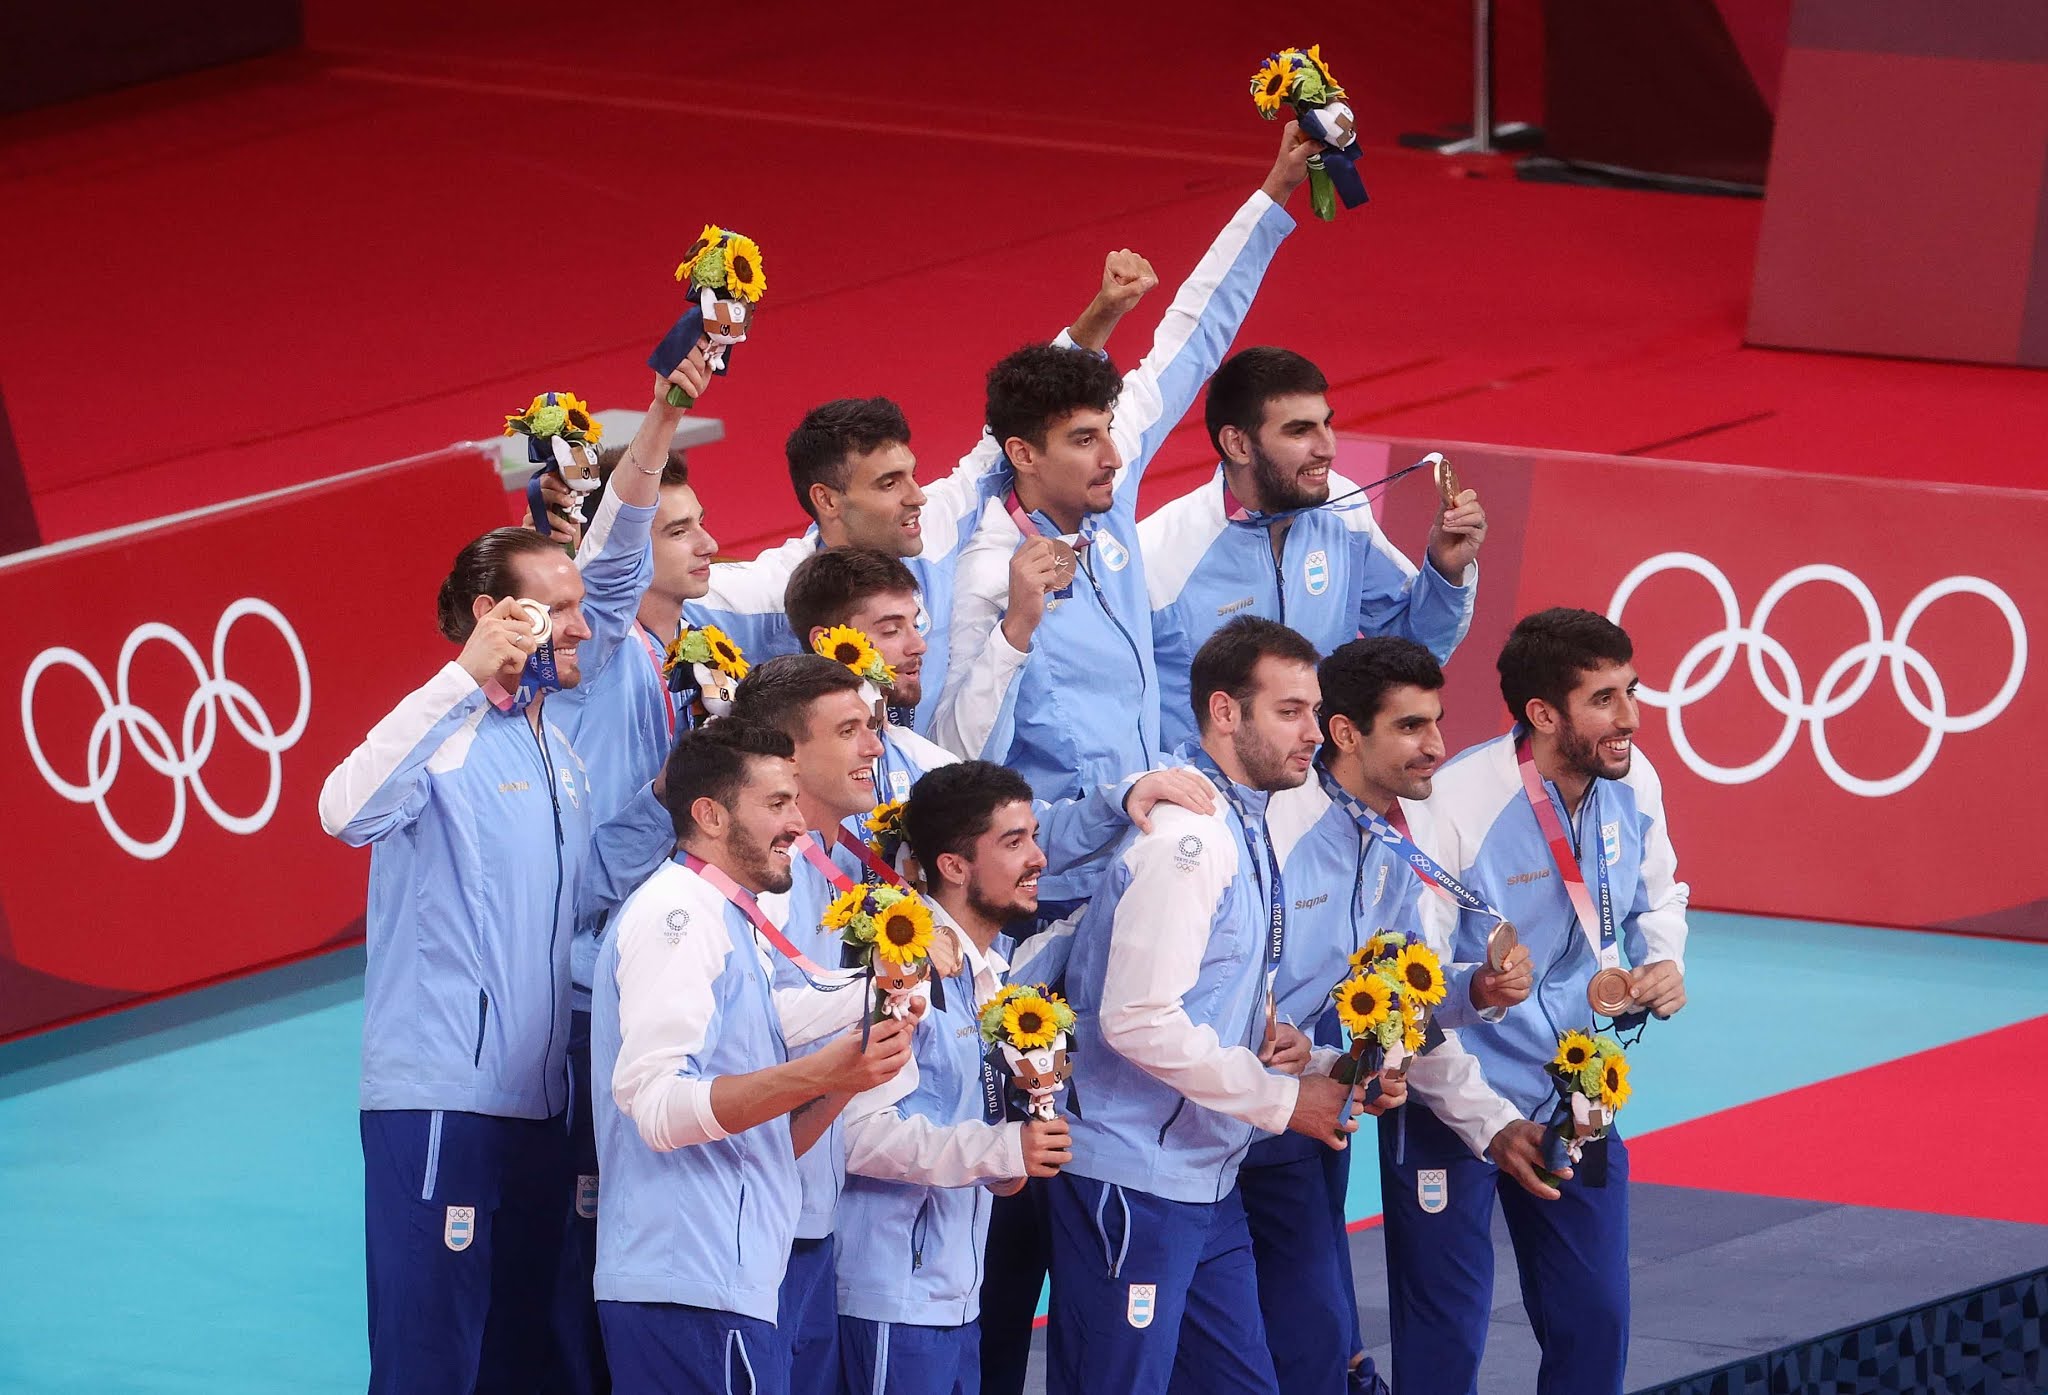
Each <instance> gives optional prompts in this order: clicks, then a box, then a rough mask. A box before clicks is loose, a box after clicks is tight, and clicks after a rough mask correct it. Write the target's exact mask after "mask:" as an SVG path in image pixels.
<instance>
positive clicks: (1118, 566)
mask: <svg viewBox="0 0 2048 1395" xmlns="http://www.w3.org/2000/svg"><path fill="white" fill-rule="evenodd" d="M1088 545H1089V546H1090V547H1092V548H1093V549H1095V555H1096V556H1097V557H1100V558H1101V559H1102V565H1103V566H1105V567H1108V568H1109V569H1110V570H1111V571H1113V572H1120V571H1122V570H1123V569H1124V568H1125V567H1126V566H1127V565H1129V563H1130V560H1131V554H1130V553H1129V552H1128V551H1126V550H1125V548H1124V545H1123V544H1122V543H1120V542H1118V541H1117V540H1116V539H1115V538H1114V537H1112V536H1111V535H1110V532H1109V530H1108V529H1107V528H1098V529H1096V530H1095V536H1094V537H1093V538H1091V539H1090V540H1089V543H1088Z"/></svg>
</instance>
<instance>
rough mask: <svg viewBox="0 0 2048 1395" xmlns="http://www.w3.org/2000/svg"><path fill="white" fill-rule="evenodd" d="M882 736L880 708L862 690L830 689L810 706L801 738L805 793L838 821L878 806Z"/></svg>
mask: <svg viewBox="0 0 2048 1395" xmlns="http://www.w3.org/2000/svg"><path fill="white" fill-rule="evenodd" d="M881 754H882V739H881V737H880V736H879V735H878V734H877V733H876V730H875V713H874V709H872V708H870V707H869V706H868V705H867V704H866V703H864V702H862V701H861V700H860V694H859V693H858V692H848V691H840V692H834V693H827V694H826V695H825V696H823V697H821V698H819V699H818V700H817V701H816V702H814V703H812V704H811V706H810V712H809V716H808V720H807V722H806V727H805V731H804V735H803V737H802V738H801V739H800V740H798V741H797V743H796V768H797V780H798V783H799V784H800V785H801V786H802V790H803V795H804V797H805V798H806V799H808V800H809V801H811V803H813V804H814V805H816V806H817V807H818V808H819V809H821V810H823V811H825V812H827V813H829V814H830V815H831V816H832V820H833V822H834V823H837V822H838V821H839V820H840V819H844V818H850V817H851V816H853V815H855V814H865V813H866V812H867V811H868V810H870V809H872V808H874V807H875V767H874V762H875V759H876V757H878V756H880V755H881Z"/></svg>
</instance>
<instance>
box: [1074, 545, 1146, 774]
mask: <svg viewBox="0 0 2048 1395" xmlns="http://www.w3.org/2000/svg"><path fill="white" fill-rule="evenodd" d="M1081 570H1082V571H1084V572H1086V573H1088V589H1089V590H1091V591H1093V592H1094V593H1095V603H1096V604H1097V605H1099V606H1101V607H1102V613H1103V614H1104V615H1105V616H1107V617H1108V619H1109V623H1110V624H1112V625H1114V626H1116V632H1117V633H1118V634H1120V635H1122V636H1123V637H1124V643H1125V644H1126V645H1128V646H1130V650H1131V658H1132V659H1133V660H1134V661H1135V662H1136V663H1137V665H1138V697H1139V699H1140V702H1139V707H1138V710H1139V711H1140V712H1143V711H1144V710H1145V709H1144V704H1143V698H1144V696H1145V690H1146V687H1145V659H1144V656H1143V655H1141V654H1140V653H1139V652H1138V641H1136V640H1135V639H1132V638H1131V632H1130V631H1129V630H1127V629H1125V628H1124V622H1123V621H1121V620H1119V619H1118V618H1117V614H1116V612H1115V611H1114V610H1112V609H1110V605H1109V597H1108V596H1106V595H1104V594H1103V593H1102V585H1101V583H1100V582H1098V581H1096V579H1095V549H1094V548H1092V547H1091V548H1089V549H1087V550H1086V551H1085V552H1083V553H1082V554H1081ZM1138 745H1139V747H1140V749H1142V748H1143V747H1144V745H1145V722H1144V719H1143V718H1142V717H1140V718H1139V720H1138ZM1146 759H1147V760H1150V759H1152V753H1150V752H1146Z"/></svg>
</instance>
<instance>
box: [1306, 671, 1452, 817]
mask: <svg viewBox="0 0 2048 1395" xmlns="http://www.w3.org/2000/svg"><path fill="white" fill-rule="evenodd" d="M1443 715H1444V703H1443V695H1442V694H1441V693H1439V692H1437V691H1435V690H1433V689H1429V688H1420V687H1417V686H1416V685H1414V684H1412V683H1403V684H1401V685H1399V686H1397V687H1394V688H1390V689H1389V690H1388V691H1387V693H1386V695H1385V696H1384V697H1382V698H1381V699H1380V706H1379V711H1377V712H1376V713H1374V714H1373V719H1372V724H1371V726H1370V727H1369V728H1367V729H1365V730H1362V731H1361V730H1360V729H1359V727H1358V726H1357V725H1356V724H1355V723H1353V722H1351V721H1350V720H1349V719H1348V718H1346V717H1343V716H1341V715H1340V716H1336V717H1333V718H1331V723H1330V737H1331V741H1332V742H1333V743H1334V744H1335V746H1336V747H1337V750H1338V753H1339V754H1338V756H1337V757H1336V758H1335V759H1333V760H1332V763H1331V764H1332V769H1333V770H1335V771H1336V772H1337V776H1338V778H1339V779H1340V780H1343V781H1345V783H1346V784H1347V785H1348V784H1349V783H1350V777H1354V776H1355V778H1356V779H1357V780H1359V781H1360V782H1361V783H1363V784H1364V785H1366V786H1367V787H1368V788H1369V790H1370V791H1371V792H1373V793H1376V794H1379V795H1380V796H1382V797H1383V798H1387V799H1393V798H1400V799H1427V798H1429V794H1430V789H1431V787H1432V785H1433V784H1434V782H1435V777H1436V772H1437V770H1438V769H1439V768H1441V767H1442V765H1443V763H1444V738H1443V733H1442V731H1440V730H1439V729H1438V726H1437V724H1438V723H1439V722H1441V721H1442V720H1443ZM1339 723H1342V727H1341V728H1340V727H1339ZM1340 762H1341V763H1342V768H1340V767H1339V763H1340Z"/></svg>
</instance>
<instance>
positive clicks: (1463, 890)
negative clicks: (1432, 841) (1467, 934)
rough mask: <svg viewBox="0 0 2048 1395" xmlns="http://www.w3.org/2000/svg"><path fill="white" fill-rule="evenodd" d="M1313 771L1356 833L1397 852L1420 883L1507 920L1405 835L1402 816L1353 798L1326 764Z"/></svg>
mask: <svg viewBox="0 0 2048 1395" xmlns="http://www.w3.org/2000/svg"><path fill="white" fill-rule="evenodd" d="M1316 773H1317V774H1318V775H1320V776H1321V777H1322V781H1323V792H1324V793H1326V794H1328V795H1329V796H1330V800H1331V802H1332V803H1334V804H1336V805H1337V806H1338V807H1339V808H1341V809H1343V810H1344V812H1345V813H1347V814H1349V815H1351V819H1352V822H1354V823H1356V824H1357V825H1358V828H1359V831H1360V832H1362V833H1364V834H1365V835H1366V836H1367V837H1369V838H1374V839H1377V840H1378V841H1380V842H1382V843H1385V844H1386V845H1387V846H1388V847H1390V848H1392V849H1393V850H1394V851H1395V852H1397V853H1399V854H1400V855H1401V860H1402V861H1403V862H1406V863H1407V864H1408V867H1409V869H1410V870H1411V871H1413V872H1414V873H1415V876H1416V878H1417V879H1418V880H1419V881H1421V883H1422V884H1423V885H1424V886H1426V887H1428V888H1429V889H1430V890H1431V891H1434V892H1435V893H1436V894H1437V895H1439V896H1441V897H1443V898H1444V899H1445V900H1446V901H1449V902H1451V903H1453V904H1454V905H1457V906H1459V907H1460V908H1462V909H1464V910H1468V911H1473V912H1476V913H1477V914H1479V915H1484V916H1491V917H1493V918H1494V919H1495V920H1497V921H1501V920H1506V919H1507V917H1506V916H1504V915H1502V914H1501V913H1500V912H1499V911H1497V910H1495V909H1494V907H1493V903H1492V902H1490V901H1488V900H1486V899H1485V898H1484V897H1482V896H1481V895H1479V893H1478V892H1476V891H1474V890H1472V889H1471V888H1470V887H1468V886H1466V885H1465V884H1464V883H1463V882H1461V881H1459V880H1458V879H1457V878H1456V877H1454V876H1452V875H1451V874H1450V873H1449V872H1446V871H1445V870H1444V869H1443V866H1442V865H1441V864H1440V863H1438V862H1437V860H1436V859H1435V858H1433V857H1431V856H1430V855H1429V854H1428V853H1426V852H1424V851H1423V850H1422V849H1421V848H1419V847H1417V846H1416V845H1415V840H1414V839H1413V838H1411V837H1409V836H1408V821H1407V820H1406V819H1405V818H1403V819H1401V822H1400V823H1398V824H1396V823H1393V822H1391V821H1389V820H1388V819H1385V818H1383V817H1381V816H1380V815H1378V814H1375V813H1374V812H1373V811H1372V810H1371V809H1369V808H1367V807H1366V806H1365V805H1364V804H1361V803H1360V802H1359V801H1358V800H1356V799H1353V798H1352V797H1351V792H1350V791H1349V790H1347V789H1345V788H1344V787H1343V786H1342V785H1340V784H1338V783H1337V779H1336V777H1335V776H1333V775H1332V774H1330V772H1329V769H1328V767H1326V766H1324V765H1323V764H1321V763H1320V762H1318V763H1317V765H1316ZM1394 814H1395V817H1396V818H1400V816H1401V806H1400V804H1399V803H1396V804H1395V805H1394Z"/></svg>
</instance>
